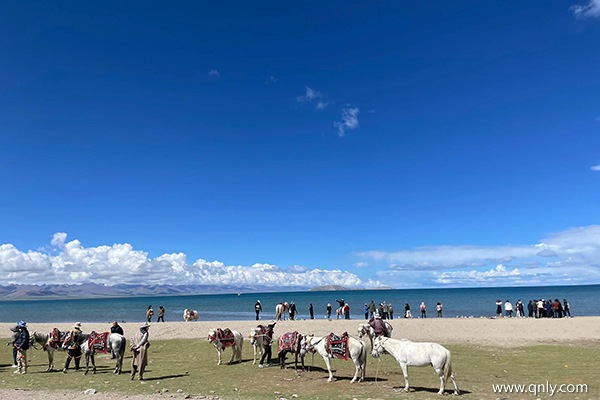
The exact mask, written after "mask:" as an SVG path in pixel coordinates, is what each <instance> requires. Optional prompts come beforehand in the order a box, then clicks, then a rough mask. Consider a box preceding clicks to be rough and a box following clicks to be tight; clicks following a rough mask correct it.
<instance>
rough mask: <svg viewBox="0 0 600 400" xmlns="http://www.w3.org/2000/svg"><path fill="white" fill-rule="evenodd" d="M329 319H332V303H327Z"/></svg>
mask: <svg viewBox="0 0 600 400" xmlns="http://www.w3.org/2000/svg"><path fill="white" fill-rule="evenodd" d="M327 319H331V303H327Z"/></svg>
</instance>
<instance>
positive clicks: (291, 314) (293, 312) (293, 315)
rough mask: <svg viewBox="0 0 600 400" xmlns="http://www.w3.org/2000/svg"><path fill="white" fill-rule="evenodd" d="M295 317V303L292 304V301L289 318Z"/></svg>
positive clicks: (293, 318)
mask: <svg viewBox="0 0 600 400" xmlns="http://www.w3.org/2000/svg"><path fill="white" fill-rule="evenodd" d="M295 319H296V304H294V302H293V301H292V302H291V303H290V320H292V321H293V320H295Z"/></svg>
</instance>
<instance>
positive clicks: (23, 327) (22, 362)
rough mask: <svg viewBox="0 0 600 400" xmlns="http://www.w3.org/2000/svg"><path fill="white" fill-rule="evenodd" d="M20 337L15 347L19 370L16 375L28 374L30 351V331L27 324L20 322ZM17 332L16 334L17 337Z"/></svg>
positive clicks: (18, 324) (18, 325)
mask: <svg viewBox="0 0 600 400" xmlns="http://www.w3.org/2000/svg"><path fill="white" fill-rule="evenodd" d="M17 330H18V334H19V335H18V336H17V340H16V341H15V342H14V344H13V346H14V347H15V348H16V349H17V370H16V371H15V374H26V373H27V350H28V349H29V331H28V330H27V322H25V321H19V322H18V323H17ZM16 333H17V332H15V335H16Z"/></svg>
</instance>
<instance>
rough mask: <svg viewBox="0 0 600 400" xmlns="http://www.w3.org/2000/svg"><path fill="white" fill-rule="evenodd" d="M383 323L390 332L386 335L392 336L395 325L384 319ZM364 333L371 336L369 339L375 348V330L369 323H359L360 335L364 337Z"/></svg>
mask: <svg viewBox="0 0 600 400" xmlns="http://www.w3.org/2000/svg"><path fill="white" fill-rule="evenodd" d="M383 323H384V324H385V327H386V329H387V332H388V334H387V335H386V337H392V331H393V330H394V327H393V326H392V324H390V323H389V322H387V321H384V322H383ZM364 335H367V336H368V337H369V341H370V342H371V349H373V338H374V337H375V330H374V329H373V327H372V326H371V325H369V324H358V337H359V338H362V337H363V336H364Z"/></svg>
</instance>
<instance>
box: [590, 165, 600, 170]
mask: <svg viewBox="0 0 600 400" xmlns="http://www.w3.org/2000/svg"><path fill="white" fill-rule="evenodd" d="M590 169H591V170H592V171H600V165H594V166H592V167H590Z"/></svg>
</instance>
